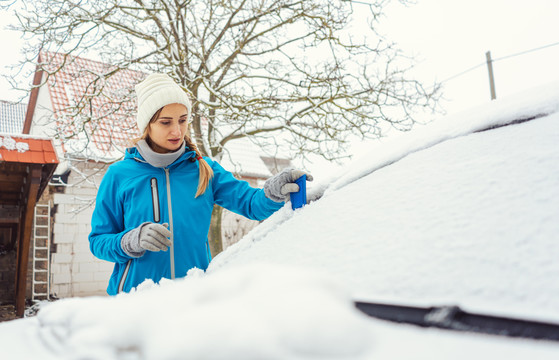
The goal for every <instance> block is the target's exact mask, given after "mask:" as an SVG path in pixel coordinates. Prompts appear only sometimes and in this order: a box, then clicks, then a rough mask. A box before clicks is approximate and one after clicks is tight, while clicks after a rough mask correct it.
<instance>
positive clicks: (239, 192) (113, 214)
mask: <svg viewBox="0 0 559 360" xmlns="http://www.w3.org/2000/svg"><path fill="white" fill-rule="evenodd" d="M195 157H196V153H195V152H194V151H189V150H188V149H187V150H186V152H185V153H184V154H183V155H182V156H181V157H179V158H178V159H177V160H176V161H175V162H173V163H172V164H171V165H169V166H168V167H167V168H156V167H153V166H151V165H150V164H148V163H147V162H146V161H145V160H144V159H143V158H142V156H141V155H140V153H139V152H138V150H137V149H136V148H130V149H127V151H126V155H125V157H124V159H123V160H122V161H119V162H117V163H115V164H113V165H111V166H109V168H108V170H107V173H106V174H105V176H104V177H103V180H102V182H101V185H100V187H99V192H98V193H97V202H96V205H95V210H94V211H93V217H92V219H91V233H90V235H89V245H90V249H91V252H92V253H93V255H95V256H96V257H98V258H100V259H103V260H107V261H111V262H114V263H115V266H114V270H113V273H112V275H111V279H110V280H109V286H108V288H107V292H108V293H109V294H110V295H115V294H117V293H119V292H121V291H125V292H128V291H130V289H132V288H134V287H136V286H137V285H139V284H140V283H142V282H143V281H144V280H145V279H152V280H153V281H154V282H158V281H159V280H160V279H161V278H169V279H170V278H171V266H172V265H171V264H172V261H171V255H173V254H174V256H173V260H174V261H173V262H174V272H175V277H183V276H185V275H186V272H187V271H188V270H189V269H191V268H193V267H197V268H199V269H203V270H205V269H206V268H207V267H208V265H209V262H210V260H211V255H210V248H209V244H208V238H207V236H208V230H209V227H210V219H211V214H212V209H213V206H214V204H218V205H220V206H223V207H224V208H226V209H229V210H231V211H233V212H235V213H237V214H240V215H243V216H245V217H247V218H249V219H253V220H263V219H265V218H267V217H268V216H270V215H271V214H273V213H274V212H275V211H277V210H278V209H280V208H281V207H282V206H283V203H277V202H274V201H272V200H270V199H268V198H267V197H266V196H265V195H264V191H263V190H262V189H256V188H253V187H251V186H250V185H249V184H248V183H247V182H246V181H241V180H238V179H236V178H235V177H233V175H232V174H231V173H230V172H228V171H226V170H225V169H223V168H222V167H221V165H219V164H218V163H217V162H215V161H213V160H211V159H209V158H205V160H206V161H207V162H208V164H209V165H210V166H211V167H212V169H213V171H214V176H213V178H212V179H211V180H210V183H209V185H208V188H207V190H206V192H205V193H204V194H203V195H200V196H199V197H197V198H195V197H194V196H195V194H196V190H197V188H198V164H199V162H198V161H195ZM171 220H172V221H171ZM145 222H156V223H161V224H162V223H168V224H171V223H172V228H171V229H170V230H171V232H172V233H173V237H174V243H173V246H172V248H170V249H169V250H168V251H159V252H152V251H146V252H145V254H144V255H143V256H141V257H139V258H133V257H131V256H129V255H127V254H126V253H125V252H124V251H123V250H122V248H121V245H120V241H121V238H122V236H123V235H124V234H125V233H127V232H128V231H130V230H132V229H134V228H136V227H138V226H139V225H141V224H143V223H145Z"/></svg>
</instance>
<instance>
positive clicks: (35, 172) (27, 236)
mask: <svg viewBox="0 0 559 360" xmlns="http://www.w3.org/2000/svg"><path fill="white" fill-rule="evenodd" d="M28 180H29V181H30V184H29V192H28V193H27V194H28V197H27V203H26V205H25V210H24V212H23V213H22V218H23V224H20V225H21V226H20V229H23V231H20V232H19V234H20V235H21V236H20V237H19V239H18V240H19V241H18V251H17V254H18V259H17V275H16V315H17V316H19V317H23V313H24V312H25V293H26V292H27V265H28V262H29V245H30V242H31V230H32V228H33V215H34V211H33V210H34V209H35V204H36V203H37V194H38V193H39V185H40V183H41V166H36V165H35V166H32V168H31V170H30V176H28Z"/></svg>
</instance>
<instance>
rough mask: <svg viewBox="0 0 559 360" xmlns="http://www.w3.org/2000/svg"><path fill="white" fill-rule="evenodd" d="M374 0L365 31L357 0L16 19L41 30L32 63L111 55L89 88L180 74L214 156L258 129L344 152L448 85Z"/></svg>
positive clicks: (141, 5) (304, 149) (62, 0)
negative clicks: (413, 56) (56, 56)
mask: <svg viewBox="0 0 559 360" xmlns="http://www.w3.org/2000/svg"><path fill="white" fill-rule="evenodd" d="M367 2H368V3H370V4H371V5H370V6H369V7H367V6H363V5H361V6H360V8H359V11H363V10H366V11H370V12H371V17H370V18H371V21H370V24H369V25H370V27H369V28H368V29H362V30H360V32H359V33H356V32H355V31H349V30H347V29H348V27H349V25H350V24H351V19H352V15H353V14H354V12H355V11H357V8H355V9H354V6H357V5H354V4H353V3H352V2H351V1H337V0H333V1H332V0H204V1H192V0H158V1H156V0H108V1H93V0H20V3H21V4H22V7H21V9H19V10H18V13H17V16H18V19H19V26H17V27H16V28H17V29H19V30H21V31H23V32H24V33H25V34H26V35H27V36H28V37H29V39H30V46H29V48H28V49H27V51H26V53H27V55H28V59H27V61H29V62H35V63H36V62H37V54H38V53H39V50H40V49H41V50H42V51H49V52H51V53H64V54H71V55H76V56H79V55H82V56H88V57H91V56H95V57H98V58H99V59H100V60H102V61H103V62H105V63H108V64H111V65H112V67H111V68H110V69H107V71H106V72H105V73H103V74H95V76H93V79H92V80H91V89H92V91H91V92H90V94H89V96H92V95H91V94H93V96H95V94H98V93H99V84H102V83H103V81H107V79H109V78H110V77H112V76H115V75H116V74H118V72H119V71H122V70H123V69H136V70H140V71H145V72H149V71H160V72H166V73H169V74H170V75H171V76H173V77H174V78H175V79H176V80H177V81H178V82H179V83H180V84H181V85H182V86H183V87H184V88H185V90H186V91H188V92H189V93H190V94H191V96H192V98H193V99H194V104H193V114H194V122H193V125H192V127H193V128H192V131H193V136H194V138H195V141H196V143H197V145H198V147H199V148H200V150H201V151H202V152H203V153H205V154H207V155H210V156H213V157H219V156H220V155H221V153H222V151H223V149H224V146H225V145H226V144H227V143H228V142H229V141H234V140H236V139H240V138H245V137H248V138H250V139H251V141H253V142H254V143H256V144H258V145H260V146H261V147H265V148H268V149H270V148H271V149H276V148H277V146H278V145H279V144H278V143H277V139H281V143H282V144H283V145H287V148H286V150H287V151H289V152H290V154H289V155H291V156H301V157H305V156H306V155H308V154H318V155H321V156H323V157H324V158H326V159H330V160H333V159H337V158H339V157H343V156H345V155H346V154H345V153H344V150H345V149H346V146H347V140H348V138H349V137H351V136H359V137H361V138H375V137H380V136H382V133H383V129H385V128H386V127H387V126H388V127H395V128H397V129H399V130H409V129H410V128H411V127H412V125H413V124H414V122H415V118H414V115H413V114H414V113H415V111H416V110H417V109H418V108H427V109H434V108H435V106H436V104H437V96H438V94H437V93H438V87H437V86H433V87H430V89H431V90H428V89H427V88H426V87H424V86H423V85H422V84H421V83H420V82H418V81H416V80H414V79H412V78H410V77H409V75H408V70H409V67H407V66H405V65H403V64H408V63H409V62H408V61H407V59H406V58H405V57H404V56H403V55H402V54H401V52H400V51H399V50H398V49H397V48H396V47H395V46H394V44H392V43H390V42H389V41H387V40H386V39H384V38H383V37H382V36H380V35H379V34H378V33H377V32H376V31H375V29H376V27H377V25H378V19H379V17H380V16H381V15H382V14H383V10H384V7H385V5H386V4H387V3H388V2H389V0H367ZM400 2H402V3H407V2H408V0H400ZM38 66H39V67H40V68H41V67H44V68H45V69H47V70H48V72H49V73H53V72H56V69H53V68H52V64H51V65H50V68H49V64H47V63H39V65H38ZM62 66H64V64H62V65H61V67H62ZM95 77H97V78H95ZM100 79H102V81H100ZM84 96H87V94H86V95H84ZM87 101H88V100H86V101H79V100H78V101H76V104H80V103H87ZM87 109H88V108H87V106H85V107H82V108H79V107H76V110H75V112H77V113H78V114H79V113H80V112H82V111H88V110H87ZM84 118H85V119H86V122H93V123H94V122H96V121H102V119H101V118H95V117H92V116H91V114H86V116H84ZM82 128H83V127H82ZM69 133H70V134H71V135H70V136H75V134H72V132H69Z"/></svg>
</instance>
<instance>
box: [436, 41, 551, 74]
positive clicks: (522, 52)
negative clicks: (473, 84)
mask: <svg viewBox="0 0 559 360" xmlns="http://www.w3.org/2000/svg"><path fill="white" fill-rule="evenodd" d="M557 45H559V42H555V43H552V44H547V45H543V46H540V47H537V48H533V49H529V50H524V51H521V52H518V53H515V54H510V55H505V56H502V57H500V58H497V59H493V60H492V61H493V62H496V61H501V60H505V59H510V58H513V57H516V56H520V55H524V54H528V53H531V52H535V51H539V50H543V49H546V48H549V47H552V46H557ZM486 64H487V63H486V62H482V63H480V64H477V65H475V66H472V67H471V68H468V69H466V70H464V71H461V72H459V73H458V74H455V75H452V76H450V77H448V78H446V79H444V80H442V81H441V82H440V83H441V84H443V83H445V82H447V81H450V80H452V79H454V78H457V77H459V76H462V75H464V74H466V73H469V72H470V71H473V70H475V69H477V68H478V67H481V66H485V65H486Z"/></svg>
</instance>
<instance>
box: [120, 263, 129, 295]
mask: <svg viewBox="0 0 559 360" xmlns="http://www.w3.org/2000/svg"><path fill="white" fill-rule="evenodd" d="M130 264H132V260H128V262H127V263H126V267H125V268H124V272H123V273H122V277H121V278H120V283H119V284H118V291H117V294H120V293H121V292H122V289H124V282H125V281H126V277H127V276H128V270H130Z"/></svg>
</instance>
